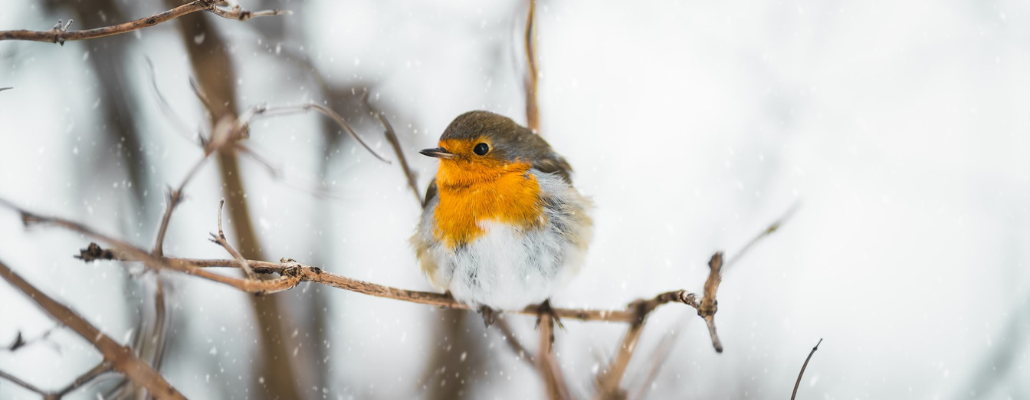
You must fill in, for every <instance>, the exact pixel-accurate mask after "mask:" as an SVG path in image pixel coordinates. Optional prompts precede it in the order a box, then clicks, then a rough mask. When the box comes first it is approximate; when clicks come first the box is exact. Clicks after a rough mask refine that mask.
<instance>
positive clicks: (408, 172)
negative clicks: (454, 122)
mask: <svg viewBox="0 0 1030 400" xmlns="http://www.w3.org/2000/svg"><path fill="white" fill-rule="evenodd" d="M361 101H362V102H363V103H364V104H365V107H366V108H368V109H369V111H371V112H372V115H375V117H376V119H378V120H379V123H381V124H383V129H385V131H384V132H383V135H385V136H386V140H387V141H388V142H390V146H391V147H393V153H394V154H395V155H397V159H398V160H400V162H401V170H402V171H404V177H405V178H407V180H408V187H409V188H411V192H412V193H414V194H415V199H417V200H418V204H419V205H422V193H421V192H419V190H418V176H417V175H416V174H415V171H413V170H412V169H411V166H409V165H408V159H407V158H406V157H404V149H403V148H401V141H400V139H397V133H396V132H394V130H393V126H392V125H390V121H387V120H386V115H384V114H383V112H382V111H379V110H378V109H376V108H375V107H373V106H372V103H371V102H370V101H368V91H367V90H366V91H365V94H364V95H362V96H361Z"/></svg>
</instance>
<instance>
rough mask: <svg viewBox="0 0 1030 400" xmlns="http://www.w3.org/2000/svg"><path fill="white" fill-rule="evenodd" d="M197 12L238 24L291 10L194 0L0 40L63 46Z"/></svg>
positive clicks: (10, 33) (18, 32) (22, 32)
mask: <svg viewBox="0 0 1030 400" xmlns="http://www.w3.org/2000/svg"><path fill="white" fill-rule="evenodd" d="M197 11H210V12H211V13H212V14H215V15H217V16H219V17H222V18H228V19H236V20H240V21H246V20H248V19H251V18H254V17H266V16H273V15H283V14H290V11H283V10H265V11H247V10H244V9H242V8H240V6H239V5H238V4H237V5H235V6H233V7H231V8H223V7H219V6H218V1H215V0H196V1H192V2H189V3H186V4H183V5H181V6H178V7H175V8H173V9H171V10H168V11H165V12H161V13H158V14H154V15H151V16H149V17H144V18H140V19H137V20H135V21H130V22H125V23H121V24H118V25H111V26H105V27H101V28H94V29H86V30H80V31H68V27H70V26H71V24H72V20H70V19H69V20H68V22H67V23H65V22H64V21H58V22H57V25H54V27H53V28H51V29H50V30H47V31H30V30H24V29H22V30H14V31H0V40H27V41H33V42H51V43H59V44H61V45H64V42H65V41H68V40H87V39H96V38H101V37H105V36H113V35H118V34H122V33H128V32H132V31H137V30H140V29H143V28H149V27H151V26H154V25H157V24H160V23H162V22H167V21H170V20H173V19H175V18H179V17H181V16H183V15H187V14H191V13H195V12H197Z"/></svg>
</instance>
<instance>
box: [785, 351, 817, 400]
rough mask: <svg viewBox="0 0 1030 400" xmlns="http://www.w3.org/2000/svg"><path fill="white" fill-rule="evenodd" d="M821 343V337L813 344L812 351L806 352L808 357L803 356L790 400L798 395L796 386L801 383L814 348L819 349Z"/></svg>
mask: <svg viewBox="0 0 1030 400" xmlns="http://www.w3.org/2000/svg"><path fill="white" fill-rule="evenodd" d="M822 343H823V339H821V338H820V339H819V342H817V343H816V344H815V347H813V348H812V351H810V352H808V357H807V358H805V363H804V364H801V372H798V380H797V382H794V392H793V393H791V394H790V400H794V397H795V396H797V395H798V386H800V385H801V377H802V376H804V375H805V368H808V361H810V360H811V359H812V355H813V354H815V351H816V350H819V345H820V344H822Z"/></svg>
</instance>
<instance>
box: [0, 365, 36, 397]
mask: <svg viewBox="0 0 1030 400" xmlns="http://www.w3.org/2000/svg"><path fill="white" fill-rule="evenodd" d="M0 378H4V379H6V380H8V381H10V382H11V383H13V384H15V385H18V386H21V387H23V388H25V390H28V391H30V392H33V393H36V394H39V395H43V396H46V395H47V392H46V391H44V390H43V389H40V388H38V387H36V386H34V385H33V384H31V383H28V382H25V381H23V380H21V379H19V378H18V377H16V376H14V375H11V374H8V373H6V372H4V371H0Z"/></svg>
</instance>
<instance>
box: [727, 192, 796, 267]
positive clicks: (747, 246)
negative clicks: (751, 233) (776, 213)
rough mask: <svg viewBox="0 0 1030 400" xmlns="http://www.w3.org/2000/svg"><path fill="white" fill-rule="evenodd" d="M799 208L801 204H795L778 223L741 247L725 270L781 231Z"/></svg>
mask: <svg viewBox="0 0 1030 400" xmlns="http://www.w3.org/2000/svg"><path fill="white" fill-rule="evenodd" d="M799 208H801V202H800V201H796V202H794V204H793V205H791V206H790V208H788V209H787V212H785V213H783V215H781V216H780V218H778V219H776V221H773V223H771V224H769V227H768V228H765V230H764V231H762V232H760V233H759V234H758V235H755V237H754V238H752V239H751V241H750V242H747V244H745V245H744V247H741V248H740V250H739V251H737V253H736V254H734V255H733V257H730V259H729V261H726V265H724V266H723V269H725V268H729V267H730V266H732V265H733V264H735V263H736V262H737V261H738V260H740V258H741V257H743V256H744V254H747V252H748V250H751V247H754V245H755V244H756V243H758V242H759V241H761V240H762V239H763V238H765V237H766V236H769V235H772V234H773V233H776V231H777V230H779V229H780V227H781V226H783V224H784V223H786V222H787V220H789V219H790V217H793V216H794V213H795V212H797V211H798V209H799Z"/></svg>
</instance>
